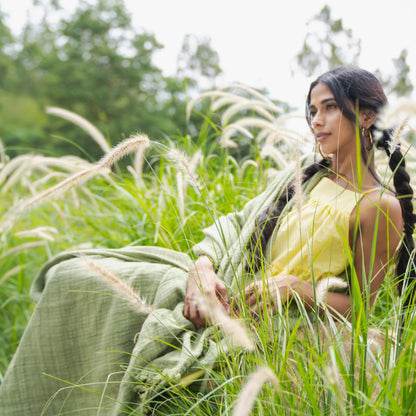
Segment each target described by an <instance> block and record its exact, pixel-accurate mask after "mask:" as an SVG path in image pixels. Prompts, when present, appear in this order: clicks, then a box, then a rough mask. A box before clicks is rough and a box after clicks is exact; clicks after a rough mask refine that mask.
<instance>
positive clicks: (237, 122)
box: [0, 89, 416, 416]
mask: <svg viewBox="0 0 416 416" xmlns="http://www.w3.org/2000/svg"><path fill="white" fill-rule="evenodd" d="M244 93H245V95H244V96H243V97H242V99H240V98H241V97H240V98H239V97H238V96H236V95H235V94H234V93H230V92H229V91H220V92H215V93H212V94H210V95H209V96H210V97H214V100H213V110H215V111H217V110H221V112H220V117H219V118H218V119H219V120H220V121H221V122H222V127H223V128H225V136H223V137H222V140H218V141H217V142H215V143H216V144H214V145H213V144H212V137H213V136H215V134H216V131H219V130H220V128H221V127H220V126H216V125H215V123H214V122H213V121H212V119H207V120H206V123H205V125H204V126H203V128H201V132H200V136H199V137H198V138H196V139H195V142H196V143H197V145H195V144H194V143H193V142H192V141H191V140H189V137H178V138H176V139H175V141H172V142H170V143H168V144H164V145H161V144H159V143H151V147H150V149H149V150H148V153H146V152H144V150H143V149H140V150H139V151H138V152H135V153H133V154H132V155H131V156H130V162H131V166H130V167H129V168H128V169H126V170H125V171H123V172H121V173H120V172H119V171H118V170H117V171H113V172H112V173H111V172H109V171H106V172H105V174H104V175H99V176H90V175H89V176H88V181H87V182H85V181H84V182H80V181H78V182H77V183H72V184H71V187H70V188H68V189H66V192H65V193H64V194H63V195H60V196H59V197H58V198H56V197H53V196H52V195H49V194H48V191H47V190H49V189H51V188H52V187H54V186H57V185H58V184H60V183H61V181H62V180H67V178H68V177H71V175H77V174H78V173H79V172H80V171H91V170H93V171H94V172H98V170H94V169H95V168H96V167H94V166H93V164H90V163H88V162H86V161H83V160H80V159H74V158H70V157H66V158H61V159H59V160H57V159H54V158H44V157H41V156H36V157H35V156H29V155H28V156H27V157H21V158H20V159H18V158H16V159H15V160H7V158H6V157H4V155H3V157H2V159H1V160H2V162H1V163H2V167H1V171H0V186H1V190H0V191H1V192H2V194H3V198H2V200H1V202H0V210H1V213H2V218H3V221H2V223H1V225H0V226H1V227H2V230H3V233H2V237H1V240H0V241H1V247H0V249H1V254H0V267H1V269H0V270H1V276H0V346H1V348H0V378H1V375H2V374H4V372H5V371H6V369H7V366H8V364H9V362H10V359H11V357H12V355H13V353H14V351H15V349H16V347H17V345H18V342H19V339H20V337H21V335H22V333H23V330H24V328H25V326H26V324H27V322H28V319H29V318H30V314H31V312H32V310H33V307H34V305H33V302H32V301H31V299H30V297H29V287H30V285H31V282H32V279H33V277H34V276H35V275H36V273H37V271H38V270H39V269H40V267H41V265H42V264H43V263H44V262H45V261H46V260H47V259H48V258H50V257H51V256H52V255H54V254H56V253H58V252H60V251H62V250H67V249H72V248H78V247H97V246H98V247H121V246H125V245H128V244H140V245H159V246H163V247H168V248H172V249H175V250H180V251H184V252H190V249H191V247H192V246H193V245H194V244H195V243H196V242H198V241H199V240H200V239H201V237H202V233H201V230H202V228H203V227H204V226H208V225H210V224H211V223H212V221H213V220H215V218H217V217H218V216H220V215H222V214H226V213H228V212H232V211H235V210H238V209H240V208H242V207H243V205H244V204H245V202H247V201H248V200H249V199H251V198H252V197H254V196H255V195H257V194H258V193H259V192H260V190H262V189H263V188H264V187H265V185H266V183H267V173H268V172H273V170H274V169H279V168H281V165H280V164H283V162H285V163H286V161H287V159H288V155H291V157H293V159H294V158H295V154H296V148H294V147H293V143H294V142H300V143H302V147H301V151H305V149H307V148H308V147H309V146H310V143H309V142H308V141H307V140H306V141H305V140H303V136H302V135H298V136H295V135H296V133H295V132H294V131H292V130H290V131H289V130H288V129H286V128H285V127H284V123H283V122H284V120H283V119H282V118H281V117H280V116H276V115H277V114H278V113H279V111H278V109H277V108H276V107H275V106H274V104H273V103H271V102H269V101H268V100H266V99H264V98H262V97H261V96H259V95H258V94H257V93H256V92H253V91H252V90H247V89H245V90H244ZM202 98H204V97H202ZM194 105H196V102H192V103H190V106H189V109H191V108H192V106H194ZM225 106H229V107H227V108H224V107H225ZM249 110H250V111H254V113H256V114H257V116H256V117H257V121H256V122H254V119H253V117H250V118H248V117H245V116H246V114H247V113H246V112H247V111H249ZM241 111H242V112H243V117H242V118H240V119H238V117H237V116H238V113H239V112H241ZM58 113H59V112H58ZM58 113H57V114H58ZM58 115H59V114H58ZM407 116H408V114H407V115H406V117H407ZM260 119H261V120H260ZM241 120H242V121H241ZM227 126H228V129H227ZM88 128H89V127H88ZM249 129H252V132H250V131H249ZM239 133H242V134H244V135H245V136H246V137H249V138H250V140H253V146H255V147H256V148H257V151H256V152H253V155H255V157H253V158H250V159H247V158H246V159H243V160H237V159H236V158H234V157H233V156H232V146H233V145H234V144H238V140H239V137H240V136H239ZM255 138H257V140H255ZM280 139H281V140H280ZM205 143H206V146H207V147H205V146H204V144H205ZM208 145H209V149H208ZM100 146H101V147H102V148H103V150H104V149H105V152H106V154H107V155H108V153H109V149H107V148H106V146H105V145H104V144H103V143H102V142H101V145H100ZM268 146H269V147H268ZM270 146H274V147H273V149H274V151H275V152H276V153H275V154H274V156H272V157H269V156H270V154H267V152H268V150H267V149H270V148H271V147H270ZM178 149H179V150H180V151H178ZM407 151H408V154H409V155H410V156H411V157H414V152H413V150H412V149H411V148H409V149H408V150H407ZM266 156H267V157H266ZM127 157H129V156H127ZM106 160H108V159H106ZM415 161H416V158H415ZM145 165H147V166H148V167H149V168H148V169H147V170H146V169H144V168H143V166H145ZM410 166H411V168H412V167H413V165H412V164H410ZM106 167H109V164H106ZM383 169H384V167H383V164H382V163H381V164H379V170H381V171H383ZM413 171H415V170H413ZM115 172H119V173H115ZM386 175H388V174H387V173H386V174H385V175H384V177H386ZM58 189H59V186H58ZM38 195H42V196H43V197H47V199H36V198H37V196H38ZM33 200H35V202H36V204H34V203H30V201H33ZM22 201H23V202H22ZM28 201H29V203H28ZM25 204H26V205H25ZM22 206H23V207H24V209H21V210H20V212H19V213H18V215H17V214H16V210H15V207H22ZM92 267H93V265H92ZM102 274H105V272H102ZM352 281H353V282H354V281H355V280H354V279H352ZM127 291H128V289H127ZM318 292H319V296H318V298H319V299H323V298H324V296H325V288H323V287H319V288H317V293H318ZM353 297H354V308H355V314H354V316H355V317H356V318H355V319H353V320H352V321H351V322H349V321H346V320H344V319H342V318H339V319H335V318H334V316H333V315H332V314H330V313H329V311H326V312H325V313H324V315H323V316H319V315H318V314H313V313H312V314H311V313H309V312H307V311H306V310H305V309H304V308H303V306H302V304H301V303H300V304H299V305H298V308H297V309H298V310H299V313H298V314H297V315H296V314H293V313H291V312H290V311H291V308H289V309H287V308H285V307H282V306H281V305H280V307H279V308H278V311H277V313H276V314H275V315H274V316H271V315H270V314H268V313H267V311H266V313H265V314H263V315H262V316H260V317H258V319H254V318H253V317H252V316H251V315H250V313H249V311H248V310H247V307H245V306H244V304H243V303H241V305H240V309H241V315H242V317H243V318H242V319H243V322H244V323H245V326H246V327H248V328H249V338H250V340H252V341H254V346H251V344H249V345H250V348H248V349H244V348H241V347H238V346H237V345H235V346H234V347H233V353H232V354H224V355H223V356H221V358H220V360H219V361H218V363H217V365H216V366H215V368H214V369H209V370H208V371H207V372H206V373H205V375H204V376H203V377H202V380H199V381H197V382H195V383H190V384H188V383H182V385H181V386H177V385H174V384H171V385H170V386H168V387H167V388H166V389H165V390H164V391H163V392H162V393H160V394H158V395H157V397H154V398H151V399H150V403H149V405H151V406H152V409H153V414H155V415H191V414H192V415H228V414H233V415H236V416H237V415H239V416H241V415H246V414H247V415H248V414H250V412H251V414H256V415H276V414H279V415H355V414H360V415H362V414H366V415H367V414H368V415H378V414H382V415H410V414H415V413H416V388H415V386H416V384H415V383H416V380H415V376H416V359H415V352H416V332H415V330H416V322H415V320H414V319H407V320H406V324H405V326H404V328H403V331H402V336H401V339H400V340H398V338H397V333H398V329H399V327H400V326H401V325H402V321H401V312H402V310H401V299H400V298H399V297H398V296H397V293H396V288H395V286H394V284H393V283H392V279H390V278H387V279H385V281H384V283H383V286H382V288H381V290H380V293H379V295H378V296H377V299H376V302H375V305H374V308H373V310H372V311H371V313H369V312H370V311H369V309H368V305H367V304H366V303H365V302H362V301H360V299H361V296H360V293H359V292H357V287H355V288H354V287H353ZM319 299H318V300H319ZM292 302H293V303H296V302H297V299H296V298H294V299H293V300H292ZM217 319H218V320H220V321H221V319H222V318H221V316H220V315H218V316H217ZM225 330H226V329H225ZM252 341H250V342H252ZM201 383H202V385H203V386H204V389H202V390H201V389H199V387H200V386H201ZM132 414H134V412H133V413H132Z"/></svg>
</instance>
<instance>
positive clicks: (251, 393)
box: [232, 366, 280, 416]
mask: <svg viewBox="0 0 416 416" xmlns="http://www.w3.org/2000/svg"><path fill="white" fill-rule="evenodd" d="M267 382H270V383H272V385H273V386H274V388H275V389H276V391H280V385H279V379H278V378H277V376H276V374H275V373H274V372H273V371H272V370H271V368H270V367H267V366H262V367H260V368H258V369H257V370H256V371H255V372H254V373H252V374H251V375H250V378H249V379H248V382H247V383H246V385H245V386H244V388H243V389H242V390H241V392H240V394H239V396H238V401H237V404H236V405H235V407H234V409H233V413H232V416H249V415H250V413H251V410H252V408H253V406H254V402H255V400H256V398H257V396H258V395H259V392H260V390H261V388H262V387H263V384H265V383H267Z"/></svg>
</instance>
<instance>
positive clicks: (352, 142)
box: [309, 83, 356, 156]
mask: <svg viewBox="0 0 416 416" xmlns="http://www.w3.org/2000/svg"><path fill="white" fill-rule="evenodd" d="M351 106H352V104H351ZM309 114H310V119H311V125H312V130H313V133H314V135H315V138H316V140H317V142H318V145H319V146H320V147H321V151H322V152H323V153H325V154H328V155H334V154H340V155H343V156H346V155H348V154H349V153H351V154H352V155H355V154H356V139H355V127H354V124H353V123H352V122H351V120H349V119H348V118H346V117H345V116H344V115H343V114H342V111H341V109H340V108H339V106H338V104H337V102H336V101H335V98H334V94H333V93H332V91H331V90H330V89H329V87H328V86H327V85H326V84H324V83H318V84H317V85H316V86H315V87H314V88H313V90H312V91H311V95H310V103H309Z"/></svg>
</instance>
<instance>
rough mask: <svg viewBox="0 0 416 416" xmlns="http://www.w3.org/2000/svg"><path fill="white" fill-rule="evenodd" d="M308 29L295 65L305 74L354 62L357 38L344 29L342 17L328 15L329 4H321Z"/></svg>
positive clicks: (358, 52)
mask: <svg viewBox="0 0 416 416" xmlns="http://www.w3.org/2000/svg"><path fill="white" fill-rule="evenodd" d="M308 28H309V30H308V33H307V34H306V37H305V40H304V42H303V46H302V49H301V51H300V52H299V53H298V54H297V55H296V62H297V64H298V66H299V67H300V68H301V69H302V70H303V71H304V72H305V73H306V75H307V76H311V75H313V74H316V73H322V72H325V71H327V70H329V69H332V68H335V67H337V66H340V65H357V63H358V58H359V55H360V52H361V44H360V41H359V40H357V39H355V38H354V36H353V33H352V30H351V29H346V28H344V25H343V23H342V19H336V20H334V19H333V18H332V17H331V9H330V8H329V6H327V5H326V6H324V7H323V9H322V10H321V11H320V12H319V14H317V15H315V16H314V17H313V18H312V19H311V20H310V21H309V22H308Z"/></svg>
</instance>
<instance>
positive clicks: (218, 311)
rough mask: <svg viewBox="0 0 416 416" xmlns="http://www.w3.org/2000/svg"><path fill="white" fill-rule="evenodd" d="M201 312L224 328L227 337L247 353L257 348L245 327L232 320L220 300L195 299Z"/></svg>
mask: <svg viewBox="0 0 416 416" xmlns="http://www.w3.org/2000/svg"><path fill="white" fill-rule="evenodd" d="M194 302H195V303H197V304H198V307H199V309H200V311H201V312H202V313H203V314H204V315H205V316H207V317H209V320H210V321H211V323H213V324H216V325H218V326H220V327H221V328H222V330H223V331H224V334H225V336H226V337H228V338H229V339H231V340H232V341H234V342H235V343H236V344H237V345H239V346H240V347H242V348H244V349H245V350H246V351H254V350H255V346H254V343H253V341H252V340H251V337H250V335H249V334H248V331H247V329H246V328H245V326H244V325H243V324H242V323H241V322H240V321H239V320H237V319H235V318H231V317H230V316H229V315H228V314H227V313H226V312H225V311H224V308H223V307H222V305H221V304H220V302H219V301H218V299H216V298H212V297H208V296H202V295H201V296H198V297H197V298H196V299H194Z"/></svg>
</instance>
